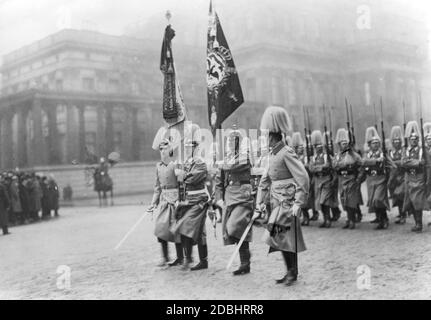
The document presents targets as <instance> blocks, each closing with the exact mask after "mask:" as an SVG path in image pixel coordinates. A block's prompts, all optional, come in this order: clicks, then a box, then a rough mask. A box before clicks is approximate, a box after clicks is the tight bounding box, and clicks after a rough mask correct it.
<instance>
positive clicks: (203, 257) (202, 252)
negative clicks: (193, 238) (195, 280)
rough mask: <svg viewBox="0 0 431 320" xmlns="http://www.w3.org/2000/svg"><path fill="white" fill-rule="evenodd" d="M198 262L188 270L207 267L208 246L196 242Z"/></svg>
mask: <svg viewBox="0 0 431 320" xmlns="http://www.w3.org/2000/svg"><path fill="white" fill-rule="evenodd" d="M198 251H199V263H198V264H197V265H195V266H194V267H192V268H190V271H198V270H202V269H208V246H207V245H206V244H202V243H198Z"/></svg>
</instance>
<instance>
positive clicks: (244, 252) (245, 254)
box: [233, 241, 251, 276]
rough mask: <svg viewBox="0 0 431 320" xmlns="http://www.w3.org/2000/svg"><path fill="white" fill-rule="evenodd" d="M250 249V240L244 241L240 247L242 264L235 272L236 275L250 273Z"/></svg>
mask: <svg viewBox="0 0 431 320" xmlns="http://www.w3.org/2000/svg"><path fill="white" fill-rule="evenodd" d="M250 256H251V255H250V249H249V244H248V242H246V241H244V242H243V243H242V245H241V247H240V248H239V259H240V261H241V265H240V267H239V269H238V270H235V271H234V272H233V275H234V276H239V275H243V274H247V273H250Z"/></svg>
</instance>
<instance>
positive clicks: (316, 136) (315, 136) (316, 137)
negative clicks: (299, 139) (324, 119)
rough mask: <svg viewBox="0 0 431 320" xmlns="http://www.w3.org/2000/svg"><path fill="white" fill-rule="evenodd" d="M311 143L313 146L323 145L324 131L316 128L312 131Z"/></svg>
mask: <svg viewBox="0 0 431 320" xmlns="http://www.w3.org/2000/svg"><path fill="white" fill-rule="evenodd" d="M311 144H312V145H313V146H317V145H323V136H322V132H320V130H314V131H313V132H312V133H311Z"/></svg>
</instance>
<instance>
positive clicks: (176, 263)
mask: <svg viewBox="0 0 431 320" xmlns="http://www.w3.org/2000/svg"><path fill="white" fill-rule="evenodd" d="M175 251H176V252H177V258H176V259H175V261H174V262H171V263H168V265H169V266H170V267H175V266H179V265H182V264H183V263H184V251H183V246H182V245H181V243H175Z"/></svg>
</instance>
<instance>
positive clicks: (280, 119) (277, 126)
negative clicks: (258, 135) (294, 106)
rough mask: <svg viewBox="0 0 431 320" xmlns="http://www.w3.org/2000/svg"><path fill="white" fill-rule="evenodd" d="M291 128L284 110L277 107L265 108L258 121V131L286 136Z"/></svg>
mask: <svg viewBox="0 0 431 320" xmlns="http://www.w3.org/2000/svg"><path fill="white" fill-rule="evenodd" d="M291 128H292V126H291V122H290V118H289V114H288V113H287V111H286V110H285V109H284V108H282V107H277V106H269V107H268V108H266V110H265V112H264V113H263V116H262V120H261V121H260V130H268V131H269V132H270V133H271V132H272V133H284V134H288V133H289V132H290V131H291Z"/></svg>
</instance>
